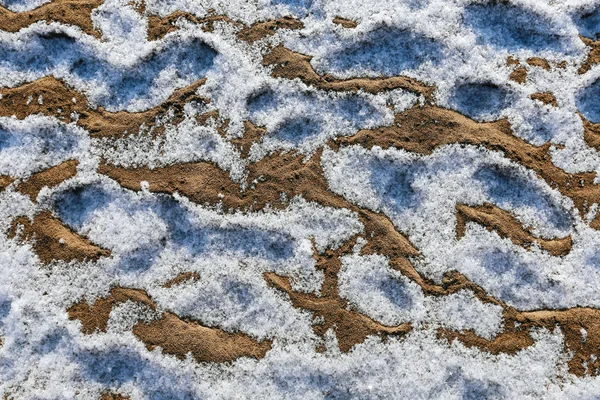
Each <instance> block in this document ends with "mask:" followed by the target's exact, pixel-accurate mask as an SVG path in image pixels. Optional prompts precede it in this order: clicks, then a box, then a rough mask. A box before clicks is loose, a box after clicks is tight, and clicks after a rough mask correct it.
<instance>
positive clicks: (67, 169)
mask: <svg viewBox="0 0 600 400" xmlns="http://www.w3.org/2000/svg"><path fill="white" fill-rule="evenodd" d="M78 164H79V161H77V160H69V161H65V162H63V163H61V164H58V165H56V166H54V167H52V168H48V169H46V170H44V171H42V172H38V173H37V174H34V175H32V176H31V177H29V179H27V180H25V181H23V182H21V183H19V184H18V185H17V190H18V191H19V192H21V193H23V194H26V195H28V196H29V198H31V201H35V200H36V198H37V195H38V194H39V192H40V190H42V189H43V188H44V187H48V188H53V187H55V186H57V185H59V184H60V183H61V182H63V181H66V180H67V179H69V178H72V177H74V176H75V174H77V165H78Z"/></svg>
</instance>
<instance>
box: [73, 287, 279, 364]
mask: <svg viewBox="0 0 600 400" xmlns="http://www.w3.org/2000/svg"><path fill="white" fill-rule="evenodd" d="M128 300H129V301H133V302H136V303H141V304H144V305H146V306H148V307H150V308H151V309H153V310H156V304H155V303H154V302H153V301H152V299H150V297H149V296H148V294H147V293H146V292H145V291H143V290H140V289H128V288H121V287H116V288H114V289H112V290H111V291H110V295H109V296H107V297H105V298H101V299H98V300H96V301H95V302H94V304H92V305H90V304H88V303H87V302H85V301H81V302H79V303H76V304H74V305H73V306H71V307H70V308H69V309H68V310H67V311H68V313H69V319H77V320H79V321H80V322H81V326H82V331H83V332H84V333H85V334H92V333H94V332H97V331H99V332H106V328H107V324H108V319H109V316H110V312H111V311H112V309H113V307H114V306H115V305H117V304H120V303H123V302H126V301H128ZM132 332H133V334H134V335H135V336H136V337H137V338H138V339H139V340H141V341H142V342H143V343H144V344H145V345H146V347H147V348H148V349H149V350H153V349H155V348H156V347H160V348H161V349H162V351H163V352H164V353H167V354H172V355H174V356H176V357H177V358H180V359H184V358H185V357H186V355H187V354H188V353H191V354H192V356H193V357H194V359H195V360H196V361H198V362H226V361H233V360H235V359H237V358H240V357H254V358H262V357H264V356H265V354H266V353H267V352H268V351H269V350H270V349H271V341H269V340H263V341H262V342H257V341H255V340H254V339H252V338H250V337H249V336H247V335H245V334H243V333H229V332H225V331H223V330H221V329H217V328H208V327H205V326H202V325H200V324H199V323H198V322H196V321H192V320H184V319H181V318H179V317H178V316H177V315H175V314H173V313H171V312H169V311H165V312H163V313H162V315H161V317H160V318H159V319H156V320H153V321H151V322H149V323H147V324H146V323H144V322H141V321H140V322H138V323H137V324H136V325H135V326H134V327H133V329H132Z"/></svg>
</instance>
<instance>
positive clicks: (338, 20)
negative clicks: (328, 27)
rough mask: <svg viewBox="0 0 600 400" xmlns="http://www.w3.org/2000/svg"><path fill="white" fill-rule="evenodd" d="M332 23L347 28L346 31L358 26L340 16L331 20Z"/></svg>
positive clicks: (354, 22) (356, 23)
mask: <svg viewBox="0 0 600 400" xmlns="http://www.w3.org/2000/svg"><path fill="white" fill-rule="evenodd" d="M333 23H334V24H338V25H341V26H343V27H344V28H347V29H353V28H356V27H357V26H358V22H356V21H353V20H351V19H346V18H342V17H340V16H337V17H335V18H334V19H333Z"/></svg>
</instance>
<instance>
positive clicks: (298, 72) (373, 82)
mask: <svg viewBox="0 0 600 400" xmlns="http://www.w3.org/2000/svg"><path fill="white" fill-rule="evenodd" d="M311 59H312V57H311V56H307V55H304V54H300V53H295V52H293V51H291V50H289V49H287V48H285V47H283V46H281V45H279V46H277V47H275V48H274V49H273V50H272V51H271V52H270V53H269V54H267V55H266V56H265V57H264V58H263V65H265V66H273V67H274V68H273V72H272V73H271V75H272V76H274V77H276V78H285V79H296V78H298V79H300V80H301V81H302V82H304V83H305V84H307V85H310V86H314V87H316V88H318V89H321V90H331V91H334V92H356V91H358V90H363V91H365V92H367V93H379V92H383V91H386V90H393V89H405V90H408V91H409V92H411V93H415V94H420V95H423V96H424V97H425V99H426V100H428V101H431V100H432V95H433V91H434V88H433V87H432V86H428V85H425V84H423V83H421V82H419V81H417V80H415V79H412V78H409V77H405V76H395V77H391V78H351V79H337V78H334V77H332V76H330V75H319V74H317V72H316V71H315V70H314V68H313V67H312V65H311V64H310V60H311Z"/></svg>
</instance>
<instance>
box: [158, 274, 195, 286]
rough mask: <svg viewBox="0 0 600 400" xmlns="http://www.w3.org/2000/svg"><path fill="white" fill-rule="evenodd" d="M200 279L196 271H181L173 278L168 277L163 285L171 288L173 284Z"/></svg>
mask: <svg viewBox="0 0 600 400" xmlns="http://www.w3.org/2000/svg"><path fill="white" fill-rule="evenodd" d="M198 280H200V275H199V274H198V273H196V272H182V273H180V274H179V275H177V276H176V277H175V278H173V279H170V280H169V281H168V282H167V283H165V284H164V285H163V287H164V288H167V289H168V288H171V287H173V286H177V285H180V284H182V283H184V282H188V281H198Z"/></svg>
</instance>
